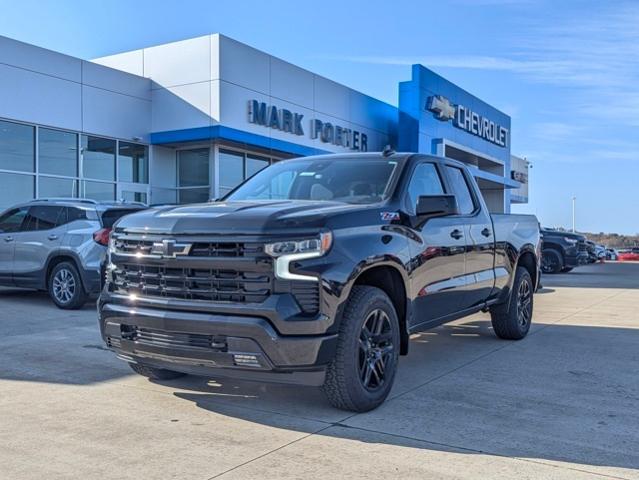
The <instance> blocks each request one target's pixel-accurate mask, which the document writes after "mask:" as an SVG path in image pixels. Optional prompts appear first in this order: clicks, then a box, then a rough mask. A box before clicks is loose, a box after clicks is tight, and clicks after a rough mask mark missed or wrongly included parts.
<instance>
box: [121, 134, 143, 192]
mask: <svg viewBox="0 0 639 480" xmlns="http://www.w3.org/2000/svg"><path fill="white" fill-rule="evenodd" d="M148 152H149V149H148V147H146V146H144V145H138V144H135V143H127V142H120V144H119V147H118V179H119V180H120V181H121V182H133V183H149V154H148Z"/></svg>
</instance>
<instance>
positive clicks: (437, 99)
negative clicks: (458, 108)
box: [426, 95, 455, 122]
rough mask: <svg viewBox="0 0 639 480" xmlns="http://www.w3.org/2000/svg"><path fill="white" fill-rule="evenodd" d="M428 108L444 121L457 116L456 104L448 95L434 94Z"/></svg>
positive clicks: (429, 100)
mask: <svg viewBox="0 0 639 480" xmlns="http://www.w3.org/2000/svg"><path fill="white" fill-rule="evenodd" d="M426 108H427V109H428V110H430V111H431V112H434V113H435V116H436V117H437V118H438V119H439V120H442V121H445V122H446V121H448V120H451V119H453V118H454V117H455V106H454V105H453V104H452V103H450V100H448V99H447V98H446V97H442V96H441V95H433V96H432V97H430V98H429V99H428V105H427V106H426Z"/></svg>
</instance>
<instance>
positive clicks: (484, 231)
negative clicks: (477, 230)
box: [481, 228, 493, 237]
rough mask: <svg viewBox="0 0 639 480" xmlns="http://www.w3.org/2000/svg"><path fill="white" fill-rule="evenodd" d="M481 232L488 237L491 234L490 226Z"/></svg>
mask: <svg viewBox="0 0 639 480" xmlns="http://www.w3.org/2000/svg"><path fill="white" fill-rule="evenodd" d="M481 234H482V235H483V236H484V237H490V236H491V235H492V234H493V232H491V231H490V228H484V229H483V230H482V231H481Z"/></svg>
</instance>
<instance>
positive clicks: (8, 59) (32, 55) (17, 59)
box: [0, 37, 82, 82]
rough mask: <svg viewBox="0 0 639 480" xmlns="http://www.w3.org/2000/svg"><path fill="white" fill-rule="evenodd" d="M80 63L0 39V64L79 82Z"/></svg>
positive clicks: (62, 55) (44, 49)
mask: <svg viewBox="0 0 639 480" xmlns="http://www.w3.org/2000/svg"><path fill="white" fill-rule="evenodd" d="M81 62H82V60H80V59H79V58H74V57H70V56H68V55H64V54H62V53H58V52H54V51H52V50H47V49H46V48H41V47H36V46H35V45H29V44H28V43H23V42H18V41H17V40H13V39H11V38H7V37H0V63H5V64H7V65H14V66H16V67H20V68H25V69H28V70H32V71H34V72H40V73H44V74H46V75H52V76H54V77H58V78H63V79H65V80H71V81H73V82H79V81H80V76H81V72H80V69H81V67H80V64H81Z"/></svg>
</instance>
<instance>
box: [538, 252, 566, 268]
mask: <svg viewBox="0 0 639 480" xmlns="http://www.w3.org/2000/svg"><path fill="white" fill-rule="evenodd" d="M563 264H564V262H563V259H562V257H561V254H560V253H559V252H558V251H557V250H554V249H551V248H549V249H546V250H544V251H543V252H542V253H541V271H542V272H544V273H559V272H560V271H561V269H562V268H563Z"/></svg>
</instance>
